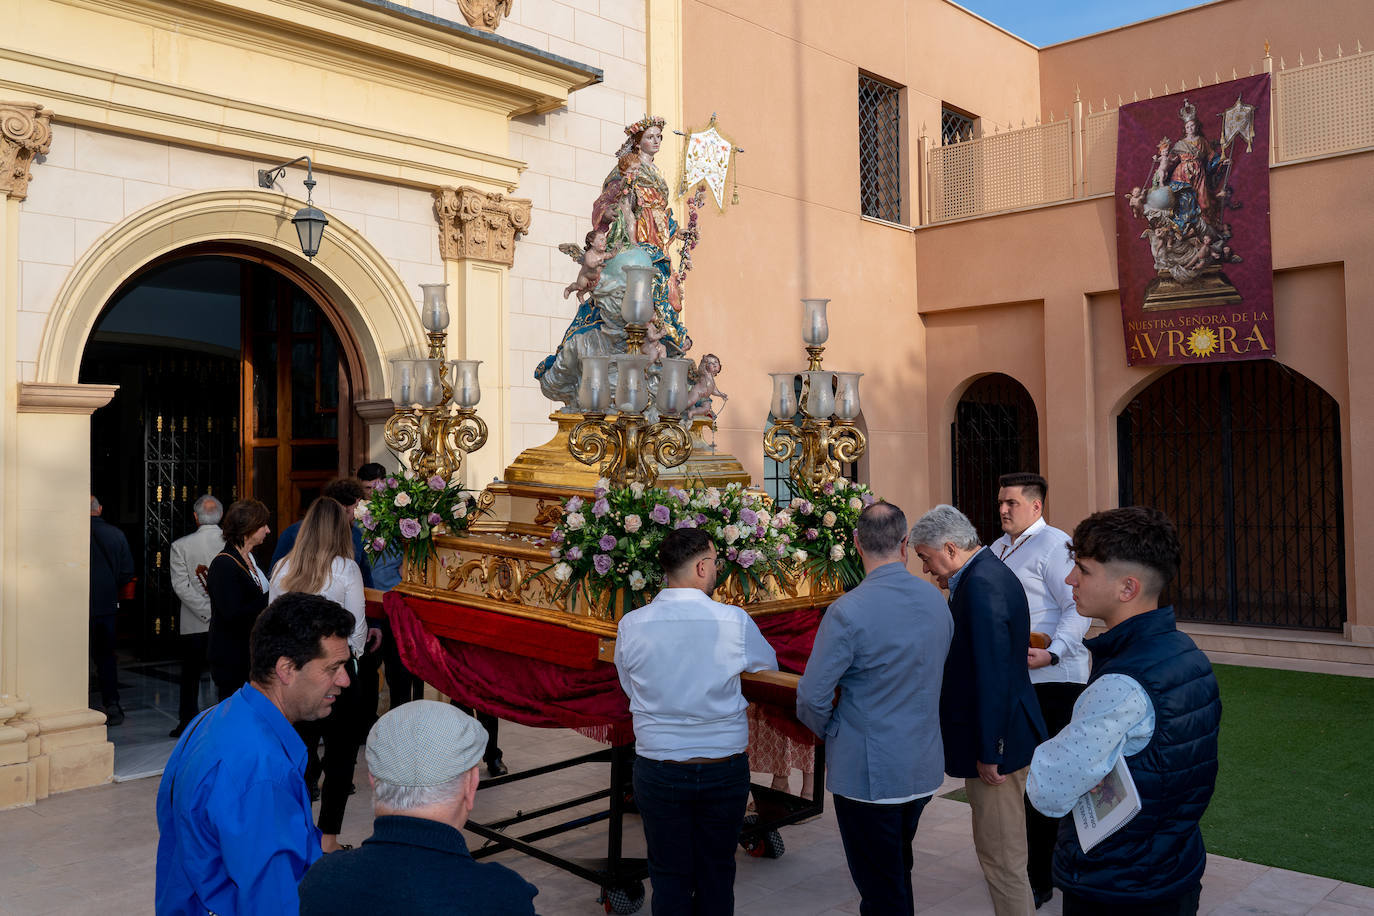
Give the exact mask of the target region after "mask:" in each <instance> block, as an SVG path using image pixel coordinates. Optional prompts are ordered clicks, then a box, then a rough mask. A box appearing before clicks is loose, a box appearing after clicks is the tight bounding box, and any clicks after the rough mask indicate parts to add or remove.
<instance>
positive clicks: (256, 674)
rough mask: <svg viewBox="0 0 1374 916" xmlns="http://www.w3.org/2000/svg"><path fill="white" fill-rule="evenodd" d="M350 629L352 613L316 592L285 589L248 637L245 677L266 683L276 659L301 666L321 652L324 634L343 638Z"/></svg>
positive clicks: (322, 653) (270, 676) (272, 671)
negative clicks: (286, 590) (247, 659)
mask: <svg viewBox="0 0 1374 916" xmlns="http://www.w3.org/2000/svg"><path fill="white" fill-rule="evenodd" d="M352 632H353V615H352V614H350V613H349V612H348V611H346V610H344V609H343V608H342V607H340V606H339V605H338V604H337V603H335V602H333V601H330V600H329V599H328V598H324V597H322V596H320V595H311V594H307V593H306V592H287V593H286V594H285V595H282V596H281V597H280V598H278V599H277V600H276V601H273V602H272V603H271V604H269V605H268V606H267V609H266V610H264V611H263V612H262V613H261V614H259V615H258V619H257V621H256V622H255V623H254V624H253V633H252V635H251V636H249V637H248V654H249V658H250V667H249V671H248V677H249V680H251V681H253V682H254V683H257V684H267V683H270V682H271V681H272V679H273V678H274V677H276V673H275V672H276V668H277V659H279V658H286V659H287V660H289V661H290V662H291V664H292V665H294V666H295V667H296V668H298V669H299V668H304V667H305V664H306V662H308V661H310V660H311V659H312V658H320V657H322V656H323V655H324V646H323V645H322V643H323V641H324V639H325V637H327V636H338V637H339V638H341V639H347V638H348V636H349V634H350V633H352Z"/></svg>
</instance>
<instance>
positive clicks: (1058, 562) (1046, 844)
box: [992, 473, 1089, 909]
mask: <svg viewBox="0 0 1374 916" xmlns="http://www.w3.org/2000/svg"><path fill="white" fill-rule="evenodd" d="M997 483H998V486H999V487H1000V489H999V490H998V491H997V511H998V514H999V515H1000V516H1001V520H1002V531H1003V532H1004V534H1003V535H1002V536H1001V537H1000V538H998V539H997V540H996V541H995V542H994V543H993V545H992V551H993V553H994V554H996V555H997V557H998V558H999V559H1001V561H1002V562H1003V563H1005V564H1006V565H1007V567H1008V568H1009V569H1010V570H1011V571H1012V572H1014V573H1016V578H1018V579H1020V580H1021V586H1022V587H1023V588H1024V589H1025V590H1026V603H1027V605H1028V606H1029V607H1030V628H1031V633H1032V634H1035V633H1041V634H1043V635H1045V636H1046V637H1048V638H1049V645H1048V647H1046V648H1043V649H1032V648H1028V649H1027V652H1026V666H1027V667H1028V668H1029V669H1030V679H1031V685H1032V686H1033V687H1034V688H1035V696H1036V699H1037V700H1039V701H1040V714H1041V715H1042V716H1044V717H1045V727H1046V728H1048V729H1049V733H1050V734H1051V735H1056V734H1058V733H1059V732H1060V730H1062V729H1063V728H1064V726H1066V725H1068V724H1069V719H1070V718H1072V716H1073V704H1074V702H1075V701H1076V700H1077V699H1078V695H1079V694H1081V693H1082V692H1083V685H1084V684H1086V683H1087V682H1088V668H1089V660H1088V650H1087V649H1085V648H1083V634H1085V633H1087V632H1088V623H1089V622H1088V620H1087V618H1085V617H1082V616H1080V615H1079V613H1078V609H1077V608H1076V607H1075V605H1074V600H1073V589H1072V588H1070V587H1069V586H1068V584H1067V583H1065V581H1064V578H1065V577H1066V576H1067V575H1068V574H1069V571H1070V570H1071V569H1073V560H1072V558H1071V557H1070V556H1069V546H1068V545H1069V536H1068V535H1067V534H1065V533H1064V532H1063V531H1060V530H1059V529H1058V528H1053V527H1051V526H1050V525H1047V524H1046V523H1045V517H1044V512H1045V496H1046V495H1047V494H1048V493H1049V484H1048V483H1046V481H1045V478H1043V477H1041V476H1040V475H1039V474H1029V473H1018V474H1003V475H1002V477H1001V478H1000V479H999V480H998V482H997ZM1032 638H1034V637H1032ZM1058 835H1059V819H1058V818H1050V817H1046V816H1045V815H1043V814H1041V813H1040V812H1039V811H1037V810H1036V809H1035V807H1034V806H1033V805H1031V804H1030V803H1029V802H1027V803H1026V846H1027V852H1028V856H1027V869H1026V870H1027V873H1028V877H1029V878H1030V883H1031V893H1032V894H1033V895H1034V897H1035V906H1036V909H1039V908H1040V907H1041V906H1042V905H1044V904H1045V902H1046V901H1048V900H1049V899H1050V898H1051V897H1052V896H1053V894H1054V888H1053V885H1052V883H1051V877H1050V866H1051V863H1052V862H1053V859H1054V842H1055V838H1056V837H1057V836H1058Z"/></svg>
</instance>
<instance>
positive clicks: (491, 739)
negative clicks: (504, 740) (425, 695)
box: [421, 681, 501, 765]
mask: <svg viewBox="0 0 1374 916" xmlns="http://www.w3.org/2000/svg"><path fill="white" fill-rule="evenodd" d="M421 683H424V682H423V681H421ZM449 703H450V704H451V705H453V706H457V707H458V708H459V709H461V710H462V711H463V712H465V713H467V714H468V715H470V716H472V717H473V718H474V719H476V720H477V724H478V725H480V726H482V727H483V728H485V729H486V730H487V746H486V749H485V750H483V751H482V762H483V763H485V764H488V765H490V764H491V763H492V761H495V760H500V759H501V743H500V733H501V720H500V719H498V718H496V717H495V716H493V715H492V714H491V713H489V712H478V711H477V710H475V709H473V708H472V707H471V706H464V705H463V704H461V703H458V702H455V701H453V700H449Z"/></svg>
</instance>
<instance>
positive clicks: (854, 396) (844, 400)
mask: <svg viewBox="0 0 1374 916" xmlns="http://www.w3.org/2000/svg"><path fill="white" fill-rule="evenodd" d="M861 378H863V373H862V372H836V373H835V418H836V419H838V420H854V419H855V418H857V417H858V416H859V410H860V407H859V379H861Z"/></svg>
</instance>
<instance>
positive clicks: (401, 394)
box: [391, 359, 416, 410]
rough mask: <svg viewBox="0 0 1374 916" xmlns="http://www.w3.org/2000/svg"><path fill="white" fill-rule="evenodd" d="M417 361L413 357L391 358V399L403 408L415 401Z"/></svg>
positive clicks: (408, 406) (407, 407)
mask: <svg viewBox="0 0 1374 916" xmlns="http://www.w3.org/2000/svg"><path fill="white" fill-rule="evenodd" d="M415 363H416V360H413V359H393V360H391V401H392V403H393V404H395V405H396V407H398V408H400V409H401V410H408V409H409V408H410V405H411V404H414V403H415V394H416V389H415Z"/></svg>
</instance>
